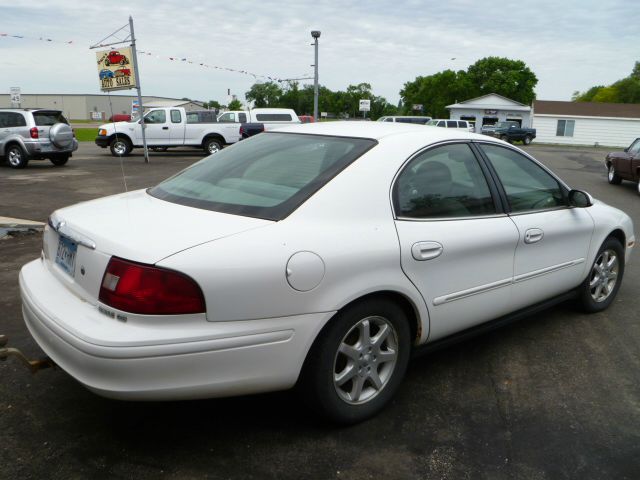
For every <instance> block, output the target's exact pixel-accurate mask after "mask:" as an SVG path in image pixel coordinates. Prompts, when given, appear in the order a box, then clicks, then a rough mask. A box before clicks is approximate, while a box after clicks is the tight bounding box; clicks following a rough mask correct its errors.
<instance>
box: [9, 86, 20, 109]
mask: <svg viewBox="0 0 640 480" xmlns="http://www.w3.org/2000/svg"><path fill="white" fill-rule="evenodd" d="M9 96H10V97H11V106H12V107H13V108H18V107H19V106H20V87H11V88H10V89H9Z"/></svg>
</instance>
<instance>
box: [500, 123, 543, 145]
mask: <svg viewBox="0 0 640 480" xmlns="http://www.w3.org/2000/svg"><path fill="white" fill-rule="evenodd" d="M493 135H494V136H495V137H498V138H499V139H501V140H504V141H506V142H509V143H511V142H513V141H522V143H524V144H525V145H529V144H530V143H531V141H532V140H533V139H534V138H536V129H535V128H524V127H521V126H520V124H518V123H517V122H498V123H496V128H495V130H494V131H493Z"/></svg>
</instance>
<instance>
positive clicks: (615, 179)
mask: <svg viewBox="0 0 640 480" xmlns="http://www.w3.org/2000/svg"><path fill="white" fill-rule="evenodd" d="M607 180H608V181H609V183H610V184H612V185H620V184H621V183H622V178H621V177H620V175H618V174H617V173H616V169H615V167H614V166H613V164H611V165H609V169H608V171H607Z"/></svg>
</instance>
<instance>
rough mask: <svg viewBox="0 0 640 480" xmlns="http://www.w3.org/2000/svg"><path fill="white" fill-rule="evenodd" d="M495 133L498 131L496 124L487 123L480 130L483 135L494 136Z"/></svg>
mask: <svg viewBox="0 0 640 480" xmlns="http://www.w3.org/2000/svg"><path fill="white" fill-rule="evenodd" d="M495 131H496V125H495V124H494V123H487V124H485V125H483V126H482V128H481V129H480V133H482V134H483V135H491V136H493V134H494V133H495Z"/></svg>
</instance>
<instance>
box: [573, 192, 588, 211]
mask: <svg viewBox="0 0 640 480" xmlns="http://www.w3.org/2000/svg"><path fill="white" fill-rule="evenodd" d="M569 205H570V206H572V207H579V208H586V207H590V206H591V205H593V197H592V196H591V195H589V194H588V193H587V192H583V191H582V190H570V191H569Z"/></svg>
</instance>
